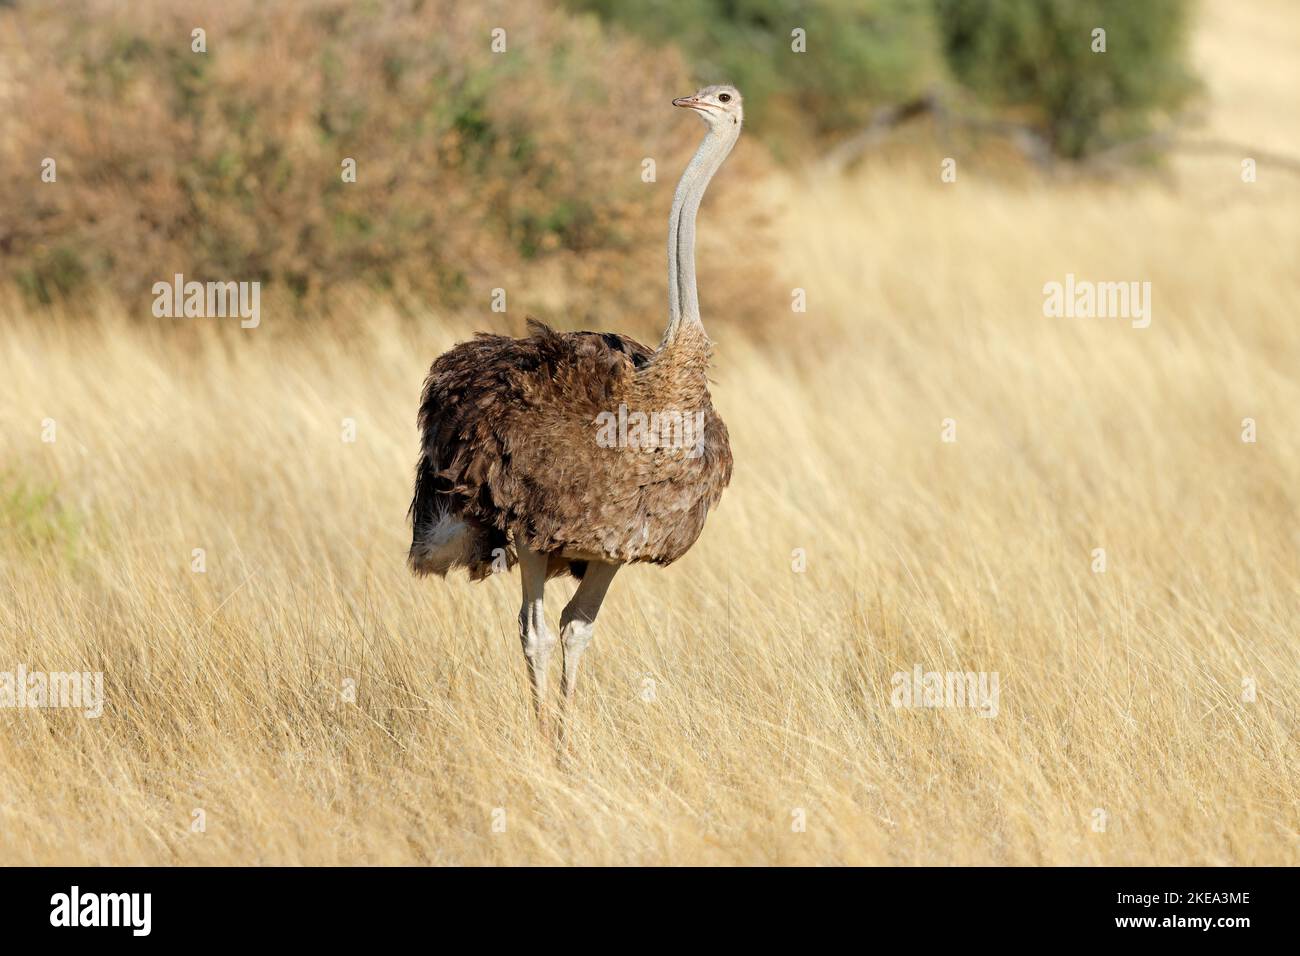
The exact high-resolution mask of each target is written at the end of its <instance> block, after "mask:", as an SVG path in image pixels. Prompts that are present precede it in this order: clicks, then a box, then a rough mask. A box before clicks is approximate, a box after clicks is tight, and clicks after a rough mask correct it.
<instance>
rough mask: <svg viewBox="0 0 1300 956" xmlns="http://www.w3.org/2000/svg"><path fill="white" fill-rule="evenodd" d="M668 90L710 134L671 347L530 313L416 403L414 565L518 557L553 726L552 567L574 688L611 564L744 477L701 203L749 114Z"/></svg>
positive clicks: (440, 365)
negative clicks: (700, 272) (711, 321)
mask: <svg viewBox="0 0 1300 956" xmlns="http://www.w3.org/2000/svg"><path fill="white" fill-rule="evenodd" d="M673 102H674V103H675V104H676V105H677V106H682V107H687V108H690V109H693V110H695V111H696V112H697V113H698V114H699V115H700V117H701V118H702V119H703V120H704V121H705V123H706V124H707V125H708V127H709V132H708V133H707V134H706V136H705V138H704V141H703V142H702V143H701V144H700V148H699V149H698V150H697V151H696V153H695V156H694V157H693V158H692V160H691V162H690V164H689V165H688V166H687V168H686V171H685V173H683V174H682V179H681V181H680V182H679V183H678V186H677V191H676V193H675V194H674V196H673V208H672V214H671V216H670V217H669V222H668V290H669V293H668V313H669V320H668V328H667V329H666V330H665V332H664V338H663V341H662V342H661V343H660V345H659V347H658V348H656V349H650V348H647V347H646V346H644V345H640V344H639V343H637V342H634V341H633V340H631V339H629V338H627V337H626V336H622V335H618V334H615V333H612V332H606V333H597V332H557V331H555V330H554V329H551V328H549V327H547V326H546V325H543V324H542V323H540V322H536V321H533V320H531V319H530V320H529V332H530V333H531V334H530V335H528V336H527V337H525V338H521V339H512V338H507V337H505V336H501V335H486V334H480V335H478V336H477V337H476V338H474V339H473V340H471V341H469V342H463V343H461V344H460V345H457V346H456V347H455V348H453V349H451V350H450V351H448V352H447V353H445V354H444V355H442V356H440V357H439V358H438V359H437V360H436V361H435V362H434V363H433V366H432V367H431V368H430V369H429V375H428V378H427V379H426V380H425V383H424V391H423V394H422V395H421V399H420V414H419V426H420V437H421V444H420V459H419V462H418V464H417V465H416V473H415V496H414V498H413V499H412V501H411V508H410V517H411V522H412V531H413V534H412V540H411V550H410V555H409V563H410V566H411V569H412V570H413V571H414V572H415V573H416V574H420V575H426V574H439V575H445V574H446V573H447V572H448V571H449V570H451V569H453V568H457V567H463V568H465V569H467V570H468V571H469V574H470V577H471V578H474V579H476V580H480V579H482V578H485V577H487V576H488V575H490V574H491V573H492V572H493V571H497V570H505V569H506V568H509V567H512V566H514V565H515V564H516V563H518V564H519V565H520V578H521V581H522V584H523V592H524V602H523V607H522V608H521V609H520V612H519V635H520V639H521V641H522V642H523V646H524V654H525V656H526V658H527V661H528V670H529V675H530V677H531V679H532V686H533V695H534V701H535V703H536V706H537V711H538V716H539V718H540V722H541V723H542V725H543V726H544V725H545V723H546V706H545V701H546V667H547V661H548V659H549V656H550V653H551V649H552V648H553V647H554V645H555V643H556V639H555V638H554V637H553V636H552V635H551V634H550V632H549V631H548V630H547V627H546V621H545V615H544V613H543V605H542V593H543V590H544V587H545V582H546V579H547V577H549V576H552V575H555V574H561V573H564V572H566V571H567V572H569V573H572V574H573V575H574V576H575V577H577V578H579V579H580V583H579V585H578V588H577V590H576V591H575V593H574V595H573V598H572V599H571V600H570V601H569V603H568V605H567V606H566V607H565V609H564V614H563V615H562V616H561V618H560V625H561V630H562V639H563V646H564V679H563V683H562V687H563V691H564V697H565V699H566V700H567V699H569V698H570V697H571V696H572V693H573V686H574V680H575V679H576V676H577V668H578V659H579V657H580V656H581V654H582V652H583V649H584V648H585V647H586V646H587V643H588V642H589V641H590V640H591V635H592V626H593V623H594V621H595V618H596V613H597V611H598V610H599V609H600V605H601V602H602V601H603V600H604V597H605V592H606V589H607V588H608V586H609V583H610V581H611V580H612V579H613V576H614V573H615V572H616V571H617V570H618V568H619V567H621V566H622V565H623V564H627V563H632V562H638V561H639V562H650V563H653V564H670V563H672V562H673V561H675V560H677V559H678V558H680V557H681V556H682V555H683V554H685V553H686V551H687V550H688V549H689V548H690V547H691V545H693V544H694V543H695V541H696V539H697V538H698V537H699V536H700V531H701V530H702V529H703V527H704V519H705V518H706V517H707V515H708V513H709V510H710V509H711V508H713V507H714V506H716V505H717V503H718V499H719V498H720V497H721V495H722V490H723V489H724V488H725V487H726V486H727V483H728V482H729V481H730V480H731V448H730V446H729V445H728V443H727V428H726V426H725V425H724V424H723V423H722V419H720V418H719V417H718V415H717V413H716V412H715V411H714V410H713V403H712V401H711V399H710V396H709V388H708V379H707V375H708V366H709V359H710V357H711V354H712V346H711V345H710V342H709V338H708V336H707V335H706V334H705V332H704V326H703V325H702V323H701V321H700V312H699V299H698V295H697V292H696V287H695V215H696V212H697V211H698V209H699V205H700V201H701V199H702V198H703V196H704V190H705V188H706V187H707V186H708V183H709V180H710V179H711V178H712V177H713V175H714V173H716V172H717V170H718V168H719V167H720V166H721V165H722V162H723V160H724V159H726V157H727V154H728V153H729V152H730V151H731V148H732V147H733V146H734V145H735V143H736V139H737V138H738V137H739V136H740V127H741V120H742V117H743V112H742V108H741V101H740V94H739V93H738V92H737V91H736V90H735V88H734V87H730V86H711V87H706V88H705V89H703V90H700V91H699V92H698V93H696V94H695V95H694V96H691V97H683V98H681V99H678V100H674V101H673Z"/></svg>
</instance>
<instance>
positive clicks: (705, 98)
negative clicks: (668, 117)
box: [673, 83, 745, 128]
mask: <svg viewBox="0 0 1300 956" xmlns="http://www.w3.org/2000/svg"><path fill="white" fill-rule="evenodd" d="M673 106H684V107H686V108H687V109H692V110H695V111H696V112H697V113H699V114H700V119H702V120H704V122H706V123H707V124H709V127H710V128H716V127H718V126H723V125H726V126H731V125H735V126H739V125H740V123H741V121H742V120H743V119H744V118H745V108H744V105H743V101H742V100H741V98H740V91H739V90H737V89H736V88H735V87H734V86H728V85H727V84H725V83H724V84H723V85H721V86H706V87H704V88H703V89H702V90H700V91H699V92H698V93H695V94H694V95H692V96H680V97H678V98H677V99H675V100H673Z"/></svg>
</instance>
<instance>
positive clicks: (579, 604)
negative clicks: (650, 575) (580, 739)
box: [560, 561, 619, 734]
mask: <svg viewBox="0 0 1300 956" xmlns="http://www.w3.org/2000/svg"><path fill="white" fill-rule="evenodd" d="M618 569H619V565H617V564H604V563H601V562H597V561H592V562H591V563H590V564H588V565H587V571H586V573H585V574H583V576H582V581H581V582H580V583H579V584H578V590H576V591H574V592H573V597H572V598H571V599H570V600H569V603H568V604H566V605H565V606H564V613H563V614H561V615H560V640H561V641H562V642H563V646H564V676H563V677H562V678H561V679H560V694H561V697H562V700H561V702H560V704H561V707H562V708H563V711H562V714H564V713H567V712H568V710H569V708H570V706H571V705H572V703H573V687H574V684H576V683H577V680H578V661H579V660H581V659H582V652H583V651H585V650H586V649H587V645H588V644H590V643H591V632H592V630H593V629H594V625H595V623H596V614H597V612H599V611H600V604H601V602H602V601H604V600H605V592H606V591H607V590H608V589H609V582H610V581H612V580H614V572H615V571H617V570H618ZM560 732H561V734H563V732H564V724H563V719H562V720H561V724H560Z"/></svg>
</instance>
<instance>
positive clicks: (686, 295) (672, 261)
mask: <svg viewBox="0 0 1300 956" xmlns="http://www.w3.org/2000/svg"><path fill="white" fill-rule="evenodd" d="M739 138H740V124H739V123H726V124H719V125H718V126H714V127H710V129H709V132H708V133H707V134H706V135H705V137H704V141H703V142H702V143H700V148H699V149H697V150H696V151H695V155H694V156H693V157H692V158H691V161H690V164H689V165H687V167H686V171H685V172H684V173H682V178H681V181H680V182H679V183H678V184H677V192H676V193H675V194H674V195H673V211H672V215H671V216H670V217H669V219H668V328H667V329H665V330H664V338H663V342H662V343H661V345H660V348H661V349H663V348H666V347H667V346H669V345H671V344H672V343H673V342H675V341H677V339H678V337H679V336H681V335H682V334H683V333H684V332H687V331H692V332H699V333H701V335H702V333H703V331H704V326H703V324H702V323H701V322H700V296H699V290H698V289H696V287H695V214H696V213H697V212H699V209H700V200H701V199H703V198H704V190H706V189H708V188H709V180H711V179H712V178H713V174H714V173H716V172H717V171H718V167H719V166H721V165H722V161H723V160H724V159H726V158H727V154H728V153H730V152H731V148H732V147H733V146H735V145H736V140H737V139H739Z"/></svg>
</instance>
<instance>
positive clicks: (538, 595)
mask: <svg viewBox="0 0 1300 956" xmlns="http://www.w3.org/2000/svg"><path fill="white" fill-rule="evenodd" d="M517 550H518V552H519V572H520V574H519V576H520V578H521V579H522V580H523V585H524V603H523V606H522V607H520V609H519V639H520V641H521V642H522V643H523V645H524V657H525V658H526V659H527V660H528V678H529V680H531V681H532V685H533V705H534V706H535V707H536V709H537V723H538V727H539V729H540V730H541V732H542V734H543V736H545V734H546V731H547V727H546V723H547V721H546V717H547V713H546V711H547V707H546V665H547V663H549V661H550V659H551V651H552V650H553V649H554V648H555V635H554V634H552V633H551V632H550V631H548V630H547V629H546V615H545V613H544V611H543V610H542V592H543V590H544V589H545V587H546V561H547V558H546V555H544V554H539V553H537V552H536V551H532V550H530V549H529V548H528V546H527V545H525V544H523V543H522V542H520V543H519V544H518V545H517Z"/></svg>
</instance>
